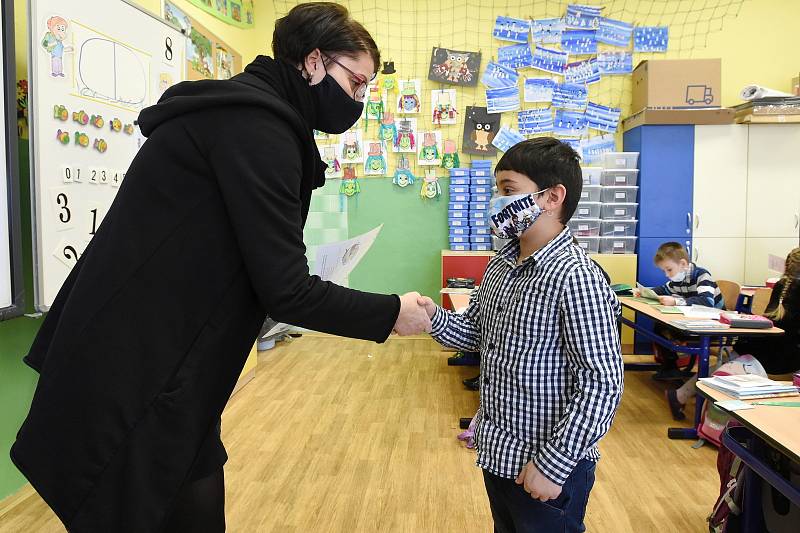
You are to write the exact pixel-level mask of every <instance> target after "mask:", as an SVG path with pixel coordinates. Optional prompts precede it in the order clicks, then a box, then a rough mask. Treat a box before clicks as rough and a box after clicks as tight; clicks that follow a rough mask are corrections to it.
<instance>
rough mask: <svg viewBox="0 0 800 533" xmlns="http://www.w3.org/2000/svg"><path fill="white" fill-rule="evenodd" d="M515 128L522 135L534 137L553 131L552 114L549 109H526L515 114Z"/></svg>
mask: <svg viewBox="0 0 800 533" xmlns="http://www.w3.org/2000/svg"><path fill="white" fill-rule="evenodd" d="M517 127H518V128H519V132H520V133H521V134H522V135H535V134H537V133H548V132H551V131H553V113H552V111H551V110H550V108H549V107H546V108H542V109H527V110H525V111H520V112H519V113H517Z"/></svg>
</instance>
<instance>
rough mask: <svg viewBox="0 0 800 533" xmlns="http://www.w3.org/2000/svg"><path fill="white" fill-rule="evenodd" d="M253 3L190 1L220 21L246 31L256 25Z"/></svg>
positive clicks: (235, 0) (220, 0)
mask: <svg viewBox="0 0 800 533" xmlns="http://www.w3.org/2000/svg"><path fill="white" fill-rule="evenodd" d="M253 2H254V0H189V3H190V4H192V5H194V6H197V7H199V8H200V9H202V10H203V11H205V12H206V13H210V14H211V15H213V16H214V17H216V18H218V19H219V20H221V21H223V22H225V23H227V24H230V25H232V26H238V27H239V28H245V29H252V28H253V26H254V25H255V9H254V7H253Z"/></svg>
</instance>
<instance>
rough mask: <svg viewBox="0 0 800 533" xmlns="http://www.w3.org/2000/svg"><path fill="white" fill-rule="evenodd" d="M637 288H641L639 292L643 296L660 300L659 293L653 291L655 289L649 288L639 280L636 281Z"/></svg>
mask: <svg viewBox="0 0 800 533" xmlns="http://www.w3.org/2000/svg"><path fill="white" fill-rule="evenodd" d="M636 288H637V289H639V293H640V294H641V295H642V298H650V299H651V300H658V294H656V293H655V292H654V291H653V289H649V288H647V287H645V286H644V285H642V284H641V283H638V282H637V283H636Z"/></svg>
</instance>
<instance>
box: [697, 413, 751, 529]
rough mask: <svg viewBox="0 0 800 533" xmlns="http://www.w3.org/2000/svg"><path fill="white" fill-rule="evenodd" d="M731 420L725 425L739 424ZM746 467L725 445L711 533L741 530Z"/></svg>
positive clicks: (720, 458)
mask: <svg viewBox="0 0 800 533" xmlns="http://www.w3.org/2000/svg"><path fill="white" fill-rule="evenodd" d="M739 425H741V424H739V423H738V422H737V421H736V420H731V421H730V422H728V424H727V425H726V426H725V427H731V426H739ZM744 468H745V465H744V464H742V460H741V458H740V457H738V456H737V455H736V454H734V453H733V452H732V451H730V450H729V449H728V448H726V447H725V446H722V447H720V449H719V453H717V472H719V497H718V498H717V501H716V503H715V504H714V508H713V509H712V510H711V514H710V515H708V518H706V521H707V522H708V530H709V531H710V532H711V533H734V532H739V531H741V517H740V516H739V515H740V514H741V512H742V496H743V493H744V490H743V489H744V483H743V480H744V475H743V474H744Z"/></svg>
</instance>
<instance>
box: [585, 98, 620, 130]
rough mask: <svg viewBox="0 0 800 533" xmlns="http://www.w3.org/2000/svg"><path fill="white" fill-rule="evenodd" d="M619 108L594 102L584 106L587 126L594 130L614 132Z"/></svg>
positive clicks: (617, 124) (617, 121)
mask: <svg viewBox="0 0 800 533" xmlns="http://www.w3.org/2000/svg"><path fill="white" fill-rule="evenodd" d="M620 113H621V110H620V109H618V108H615V107H606V106H603V105H600V104H595V103H594V102H589V105H587V106H586V119H587V120H588V122H589V127H590V128H592V129H594V130H600V131H606V132H612V133H613V132H615V131H617V126H619V115H620Z"/></svg>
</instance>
